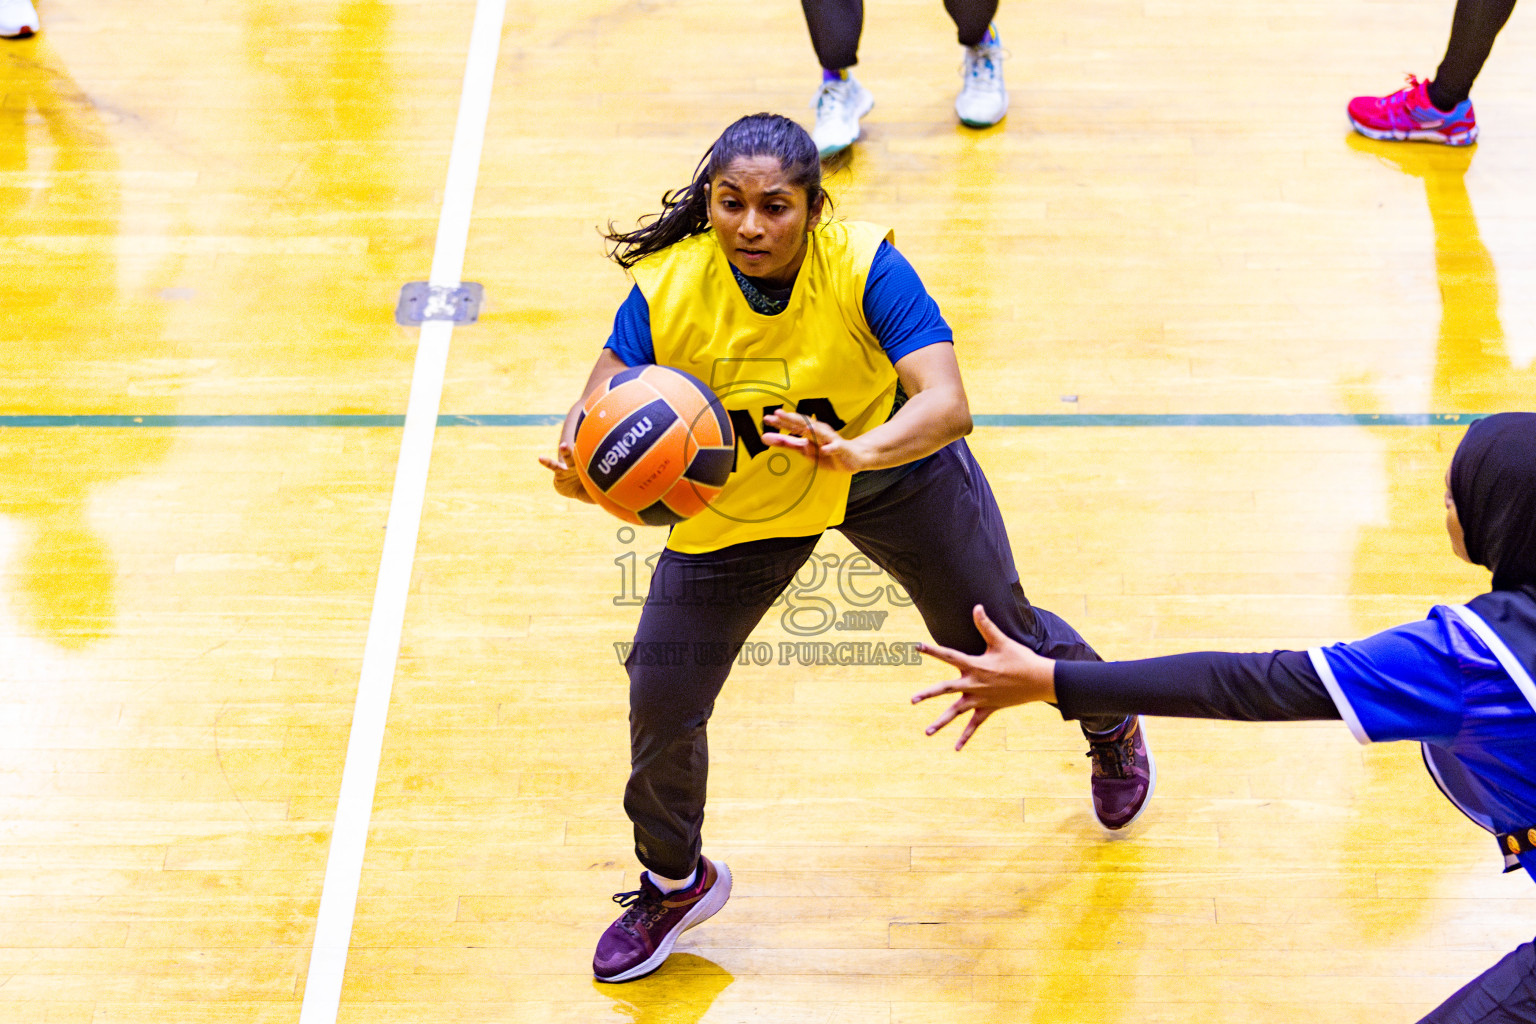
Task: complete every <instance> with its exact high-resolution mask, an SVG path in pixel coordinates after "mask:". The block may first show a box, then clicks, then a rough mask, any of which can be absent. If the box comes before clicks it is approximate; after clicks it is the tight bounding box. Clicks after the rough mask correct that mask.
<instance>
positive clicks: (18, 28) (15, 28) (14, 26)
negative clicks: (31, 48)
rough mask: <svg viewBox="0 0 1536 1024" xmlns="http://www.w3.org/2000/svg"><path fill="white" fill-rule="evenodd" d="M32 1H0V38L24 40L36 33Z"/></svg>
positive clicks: (35, 9) (35, 12) (35, 13)
mask: <svg viewBox="0 0 1536 1024" xmlns="http://www.w3.org/2000/svg"><path fill="white" fill-rule="evenodd" d="M37 26H38V22H37V8H36V7H33V6H32V0H0V38H5V39H25V38H26V37H27V36H30V35H32V34H33V33H34V32H36V31H37Z"/></svg>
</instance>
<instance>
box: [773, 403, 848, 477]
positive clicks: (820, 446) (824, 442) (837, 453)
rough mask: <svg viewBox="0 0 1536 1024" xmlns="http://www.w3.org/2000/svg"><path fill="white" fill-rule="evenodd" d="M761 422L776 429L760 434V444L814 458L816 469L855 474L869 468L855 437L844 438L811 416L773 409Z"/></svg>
mask: <svg viewBox="0 0 1536 1024" xmlns="http://www.w3.org/2000/svg"><path fill="white" fill-rule="evenodd" d="M763 422H764V423H766V424H767V425H768V426H770V427H772V428H773V430H774V431H776V432H770V433H766V434H764V435H763V443H764V444H766V445H769V446H770V447H773V448H788V449H790V450H792V451H797V452H799V453H800V454H802V455H804V456H805V457H806V458H809V459H815V460H816V463H817V468H819V469H834V470H838V471H840V472H843V473H857V472H859V471H860V470H863V469H869V468H870V459H869V457H868V455H867V454H866V453H865V451H864V449H863V446H862V445H861V444H860V442H859V441H858V439H857V438H851V439H850V438H846V437H843V436H842V435H841V434H839V433H838V432H837V431H835V430H833V429H832V428H831V427H830V426H829V425H827V424H825V423H823V422H821V421H820V420H818V419H817V418H816V417H814V416H806V415H804V414H803V413H798V412H791V411H789V410H788V409H775V410H774V411H773V412H771V413H769V414H768V415H767V416H764V417H763Z"/></svg>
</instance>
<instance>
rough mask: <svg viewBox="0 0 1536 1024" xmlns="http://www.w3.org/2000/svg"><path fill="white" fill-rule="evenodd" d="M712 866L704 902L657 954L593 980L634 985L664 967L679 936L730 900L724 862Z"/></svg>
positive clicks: (691, 911) (700, 903)
mask: <svg viewBox="0 0 1536 1024" xmlns="http://www.w3.org/2000/svg"><path fill="white" fill-rule="evenodd" d="M711 863H712V864H714V865H715V873H716V874H717V876H718V877H717V878H716V879H715V884H714V885H713V886H712V887H711V888H710V890H709V892H708V893H706V894H705V896H704V898H703V899H701V900H699V902H697V903H695V904H694V905H693V909H692V910H690V911H688V913H687V914H686V915H685V916H684V917H683V923H682V924H681V925H679V926H678V927H677V928H675V929H674V930H673V931H672V934H670V935H668V936H667V937H666V938H665V939H662V940H661V945H659V946H657V947H656V952H654V953H652V954H651V955H650V956H648V957H646V958H645V959H644V960H642V961H641V962H640V963H638V964H636V965H635V966H633V967H631V968H630V969H629V970H627V971H625V972H624V973H622V974H615V975H614V976H613V977H611V978H602V977H598V976H597V975H593V977H595V978H597V980H598V981H602V982H606V983H608V984H610V985H613V984H618V983H619V982H622V981H636V980H638V979H640V978H643V977H645V976H646V975H647V974H651V973H653V972H655V971H656V969H657V968H659V967H660V966H661V965H662V964H664V963H666V960H667V957H669V956H671V955H672V947H673V946H676V945H677V939H678V936H680V935H682V934H683V932H685V931H687V930H688V929H689V928H693V927H695V926H696V925H701V924H703V923H704V922H705V921H708V920H709V919H710V918H712V917H714V916H715V915H716V914H717V913H719V912H720V908H721V907H723V906H725V901H726V900H728V899H730V898H731V869H730V868H728V867H726V865H725V862H724V861H720V860H717V861H711Z"/></svg>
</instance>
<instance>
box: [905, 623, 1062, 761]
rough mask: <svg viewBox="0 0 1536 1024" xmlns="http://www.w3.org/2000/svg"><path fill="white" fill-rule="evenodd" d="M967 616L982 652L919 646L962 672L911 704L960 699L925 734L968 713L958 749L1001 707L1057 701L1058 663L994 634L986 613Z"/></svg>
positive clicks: (916, 696) (914, 697)
mask: <svg viewBox="0 0 1536 1024" xmlns="http://www.w3.org/2000/svg"><path fill="white" fill-rule="evenodd" d="M971 614H972V616H973V617H974V618H975V619H976V628H977V629H979V630H980V631H981V635H982V638H983V639H985V640H986V641H987V650H986V653H984V654H974V655H973V654H961V653H960V652H959V651H952V650H950V649H949V648H948V647H934V646H932V645H930V644H918V645H917V649H918V650H919V651H922V652H923V653H924V654H926V655H928V656H929V657H930V658H937V659H939V660H940V661H942V662H944V663H945V664H947V665H950V666H952V667H954V668H956V669H958V670H959V672H960V678H958V679H951V680H949V682H947V683H938V684H936V685H934V686H930V687H928V689H926V690H921V691H919V692H918V693H915V694H913V695H912V703H913V704H917V703H920V702H922V701H925V700H927V699H928V698H930V697H940V696H943V695H944V694H946V693H958V694H960V699H959V700H957V701H955V702H954V703H953V704H951V705H950V706H949V707H948V708H947V709H946V710H945V711H944V713H943V714H942V715H940V716H939V720H938V721H936V722H934V723H933V724H932V725H930V726H929V727H928V730H927V731H928V735H929V736H932V735H933V734H934V733H936V732H938V731H939V730H940V729H942V728H944V727H945V726H946V725H948V724H949V723H950V722H953V721H954V720H955V719H956V718H959V717H960V716H961V715H963V714H965V713H966V712H967V711H969V712H970V713H971V720H970V721H969V722H966V723H965V729H964V731H962V732H961V733H960V739H959V741H958V742H956V743H955V749H956V750H960V749H961V748H963V747H964V746H965V744H966V742H967V741H968V740H970V738H971V737H972V736H973V735H975V733H976V730H977V729H979V728H981V723H982V722H985V721H986V720H987V719H988V718H990V717H991V716H992V712H994V711H996V710H998V709H999V708H1007V707H1012V706H1013V705H1015V704H1028V703H1030V702H1031V701H1037V700H1055V699H1056V663H1055V662H1054V661H1052V660H1050V659H1049V658H1042V657H1040V655H1038V654H1036V653H1035V652H1034V651H1032V650H1030V649H1029V648H1028V647H1025V646H1024V645H1023V644H1021V643H1019V642H1018V641H1017V640H1015V639H1013V638H1012V637H1010V636H1008V635H1007V634H1006V633H1004V632H1003V631H1002V630H1000V629H998V628H997V626H996V625H995V624H994V623H993V622H992V620H991V619H989V618H987V613H986V610H985V609H983V608H982V607H981V605H977V606H976V607H975V608H974V609H972V612H971Z"/></svg>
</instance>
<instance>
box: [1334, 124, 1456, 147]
mask: <svg viewBox="0 0 1536 1024" xmlns="http://www.w3.org/2000/svg"><path fill="white" fill-rule="evenodd" d="M1349 125H1350V127H1351V128H1353V129H1354V130H1355V131H1357V132H1359V133H1360V134H1361V135H1364V136H1365V137H1366V138H1368V139H1376V140H1378V141H1380V142H1438V143H1439V144H1440V145H1442V146H1470V145H1472V144H1473V143H1474V142H1476V141H1477V129H1476V128H1475V127H1474V128H1471V129H1469V130H1467V131H1464V132H1457V133H1456V134H1454V135H1446V134H1445V133H1443V132H1433V131H1427V132H1395V131H1382V130H1381V129H1379V128H1367V127H1366V126H1365V125H1363V124H1361V123H1360V122H1359V121H1356V120H1354V119H1353V118H1351V119H1350V122H1349Z"/></svg>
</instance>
